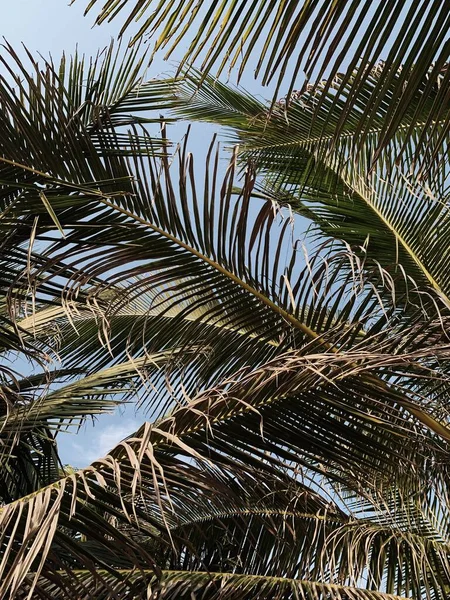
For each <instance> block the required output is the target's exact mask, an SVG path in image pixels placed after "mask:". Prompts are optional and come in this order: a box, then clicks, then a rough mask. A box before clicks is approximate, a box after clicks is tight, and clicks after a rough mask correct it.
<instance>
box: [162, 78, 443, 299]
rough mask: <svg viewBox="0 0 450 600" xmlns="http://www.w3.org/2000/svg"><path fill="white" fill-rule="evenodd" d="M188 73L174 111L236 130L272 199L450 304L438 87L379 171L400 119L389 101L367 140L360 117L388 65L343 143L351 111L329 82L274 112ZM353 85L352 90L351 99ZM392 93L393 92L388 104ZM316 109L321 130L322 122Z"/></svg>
mask: <svg viewBox="0 0 450 600" xmlns="http://www.w3.org/2000/svg"><path fill="white" fill-rule="evenodd" d="M187 77H188V78H187V79H186V80H185V81H184V82H181V83H180V84H179V87H178V90H176V87H175V88H174V87H173V84H171V83H169V84H168V85H169V87H170V86H172V91H174V89H175V90H176V91H175V94H177V95H178V98H179V105H178V107H177V108H176V109H175V110H176V111H177V113H178V114H180V115H182V116H184V117H187V118H190V119H199V120H205V121H209V122H215V123H218V124H221V125H224V126H226V127H229V128H231V129H232V130H234V131H235V132H236V133H235V134H234V137H235V138H237V140H239V143H240V144H241V152H242V156H243V157H244V158H247V159H248V160H250V161H251V162H252V163H254V164H255V165H256V166H257V167H258V168H259V169H261V170H262V171H263V172H264V173H265V174H266V180H265V182H264V183H263V186H262V187H263V193H265V194H266V197H271V198H273V199H275V200H277V201H279V202H281V203H287V204H290V205H291V206H292V207H293V208H294V210H296V211H298V212H299V213H300V214H303V215H304V216H305V217H307V218H308V219H311V220H312V221H314V222H315V223H316V224H317V225H318V227H319V228H320V229H321V231H322V232H324V233H325V234H326V235H327V236H333V237H335V238H337V239H344V240H346V241H347V243H349V244H351V245H352V246H365V247H367V251H368V252H369V255H371V256H373V257H374V258H375V257H376V259H377V260H378V261H379V262H380V263H381V264H382V265H383V267H385V268H386V269H392V268H394V269H395V270H397V271H399V270H401V271H402V272H404V274H405V275H406V277H407V278H409V279H410V280H411V282H410V284H409V285H410V286H411V285H413V286H414V285H419V286H422V287H424V288H426V287H429V286H430V285H431V286H432V287H434V288H435V289H436V290H437V291H438V293H439V294H440V296H441V297H442V298H444V299H445V302H446V304H447V305H448V303H449V300H448V297H449V295H450V288H449V280H448V270H447V268H446V261H447V254H446V248H447V246H448V243H449V228H448V197H449V188H448V168H449V162H448V155H447V152H448V141H449V138H448V131H447V130H446V125H445V122H446V119H447V118H448V115H449V114H450V107H449V106H448V105H444V106H442V110H443V117H442V120H441V121H438V122H435V123H434V124H433V126H432V127H430V125H429V123H428V114H429V110H431V107H432V106H433V105H434V103H436V102H437V101H439V95H440V92H441V89H440V85H439V81H435V82H434V84H433V86H434V87H433V86H431V90H430V92H429V96H427V97H426V98H425V99H424V98H423V93H424V89H426V85H425V83H424V86H423V88H422V89H421V90H419V93H418V95H417V96H415V97H412V98H411V99H410V103H409V105H408V107H407V109H405V111H406V112H405V115H406V116H405V123H404V127H402V128H399V129H398V130H397V131H396V132H395V134H393V138H392V140H391V141H390V142H389V143H387V144H385V145H384V147H383V150H382V151H381V153H380V154H379V158H380V160H379V161H378V162H377V163H376V164H375V165H373V159H374V156H375V155H376V153H377V147H378V145H379V141H380V139H381V137H382V136H383V128H384V127H385V126H386V125H387V123H389V122H390V119H391V115H390V114H389V110H388V104H387V101H384V102H380V105H379V107H378V112H377V119H376V121H374V122H373V123H372V127H371V130H370V133H368V134H367V136H365V137H361V130H360V127H359V124H358V115H359V114H360V113H361V111H363V110H364V106H365V104H366V102H367V98H368V96H369V95H370V92H371V89H372V88H373V87H374V86H376V85H377V84H378V82H379V81H380V78H381V79H382V77H383V73H382V70H380V69H375V70H374V71H372V72H371V73H370V74H369V75H368V77H367V81H366V82H365V87H364V88H362V90H361V94H360V95H359V96H358V99H357V100H355V107H354V109H353V112H351V113H349V114H348V116H347V119H346V121H345V126H344V127H343V130H342V132H341V133H340V135H339V137H338V138H337V140H334V139H333V136H334V133H335V132H336V130H337V127H338V124H339V121H340V119H341V115H342V105H341V104H339V105H338V106H336V105H335V92H334V90H333V89H330V88H329V87H328V84H324V85H323V86H322V87H321V88H319V89H312V90H309V91H305V92H304V93H302V94H299V95H298V97H297V98H296V99H295V100H294V101H293V102H292V103H291V104H290V105H289V107H288V108H287V109H285V108H284V106H282V107H281V108H275V109H274V110H272V112H271V114H270V116H268V112H267V108H266V107H265V106H264V104H262V103H260V102H257V101H256V100H255V99H253V98H251V97H250V96H249V95H248V94H245V93H243V92H240V91H239V90H237V89H233V88H230V87H229V86H226V85H224V84H222V83H220V82H218V81H214V80H212V79H205V80H203V82H202V87H201V89H197V85H198V84H199V82H200V80H201V79H202V78H203V75H201V74H197V75H196V74H194V73H193V72H190V73H189V74H188V76H187ZM358 77H359V71H356V72H355V73H353V75H352V78H353V79H357V78H358ZM430 77H431V74H429V76H428V77H427V80H426V81H428V84H429V83H430ZM351 81H352V79H350V81H349V82H348V83H347V84H346V87H345V92H346V93H347V94H349V95H351V94H352V88H351ZM333 85H338V84H333ZM391 93H392V89H391V88H387V89H386V91H385V98H386V99H387V98H389V96H390V95H391ZM317 110H318V111H319V114H320V125H317V124H316V123H315V121H314V118H315V117H314V115H315V113H316V111H317ZM414 119H416V122H414ZM319 128H323V129H324V132H325V133H326V135H324V134H323V133H322V134H321V133H320V131H319ZM409 128H412V129H411V131H410V130H409ZM232 135H233V134H232ZM432 139H434V140H437V139H439V140H440V141H439V143H440V148H439V151H437V149H436V147H435V149H434V153H433V151H431V150H430V154H428V152H424V153H423V155H422V158H423V160H422V163H415V162H414V153H415V150H416V148H417V145H418V143H419V142H420V140H422V141H424V140H428V141H430V148H431V146H433V143H434V142H431V140H432ZM237 140H236V141H237ZM399 157H400V158H399ZM424 161H425V162H427V163H428V166H426V165H424ZM424 168H426V169H427V170H428V172H429V177H428V178H427V180H426V181H424V180H423V179H422V178H421V173H422V172H423V169H424ZM394 272H395V271H394Z"/></svg>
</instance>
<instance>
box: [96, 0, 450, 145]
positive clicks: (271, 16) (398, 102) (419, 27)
mask: <svg viewBox="0 0 450 600" xmlns="http://www.w3.org/2000/svg"><path fill="white" fill-rule="evenodd" d="M96 4H97V0H93V1H91V2H89V3H88V6H87V9H86V10H87V11H89V10H91V9H92V8H93V7H94V5H96ZM119 13H120V14H124V13H126V14H127V16H126V17H125V20H124V26H123V28H122V33H123V32H124V31H125V29H127V27H128V26H129V25H130V24H131V23H132V22H133V21H134V20H142V23H143V24H142V26H141V28H140V29H139V30H138V33H137V34H136V36H135V38H134V40H136V39H138V38H140V37H141V36H142V35H143V34H144V33H148V34H149V35H150V36H156V41H155V51H157V50H159V49H160V48H164V47H165V48H168V51H167V53H166V57H167V56H170V55H171V53H172V52H173V51H174V49H175V48H176V47H177V46H179V45H180V44H181V43H186V40H188V42H189V45H188V48H187V51H186V52H185V54H184V56H183V59H182V65H183V64H185V63H195V62H197V63H200V64H199V66H200V70H201V72H202V73H203V74H204V75H207V74H208V73H209V72H210V71H211V72H212V71H214V72H215V73H216V74H217V75H220V73H221V72H223V70H224V69H225V67H226V66H229V68H230V69H232V68H233V67H234V66H236V65H237V64H239V65H240V66H239V71H238V73H239V74H238V78H240V76H241V75H242V73H243V72H244V70H245V69H246V68H252V69H254V70H255V76H256V77H257V78H258V77H260V78H261V81H262V83H263V84H265V85H268V84H269V83H271V82H272V81H274V82H275V94H274V100H276V98H277V96H279V95H280V89H281V85H282V83H283V82H286V83H287V86H288V95H289V96H290V95H291V93H292V90H293V89H294V88H295V87H297V88H298V87H300V86H301V85H302V84H303V85H304V86H306V84H307V83H308V82H309V81H311V82H313V83H315V82H317V81H320V79H321V78H322V77H324V76H325V77H326V78H327V79H328V81H329V82H331V81H332V80H333V79H334V77H335V76H336V75H338V73H339V72H341V71H344V72H345V73H346V74H345V75H344V76H343V78H342V82H341V83H340V84H339V86H337V88H338V89H337V92H336V96H335V99H334V101H333V106H334V108H337V107H339V108H340V113H341V115H340V119H339V121H338V123H337V126H336V129H335V132H334V133H333V139H334V140H337V139H338V137H339V135H340V134H341V133H342V131H344V130H345V124H346V122H347V121H348V119H349V118H351V114H352V111H353V114H355V112H354V108H355V106H358V102H359V101H360V99H361V98H362V97H364V96H365V94H366V92H367V86H366V83H367V80H368V79H370V73H371V68H372V67H373V66H374V65H375V64H376V63H377V62H379V61H380V60H382V59H384V61H385V62H383V64H382V65H381V67H380V70H381V77H380V78H379V79H378V80H377V82H376V85H375V86H373V88H372V89H371V90H370V93H369V95H368V96H366V102H365V106H364V108H363V110H362V111H361V112H359V113H358V114H357V127H358V130H359V131H360V133H361V135H362V137H363V138H364V137H365V136H366V135H369V133H370V130H371V129H372V127H373V125H374V123H376V120H377V111H378V108H379V105H380V103H381V102H382V101H384V102H387V111H388V113H389V115H390V120H389V123H386V124H385V126H384V127H383V130H382V135H381V136H380V138H379V139H378V144H377V147H376V149H377V151H380V150H381V148H383V147H384V146H385V144H386V143H387V142H388V141H389V140H390V139H391V138H392V136H393V135H394V134H395V132H396V130H397V128H398V126H399V125H401V124H402V122H403V120H404V118H405V116H406V115H407V113H408V111H409V106H410V100H411V98H412V97H414V95H415V94H416V93H417V91H418V90H419V89H420V88H421V87H422V86H423V81H424V78H426V77H427V75H428V73H429V71H430V70H431V76H432V78H436V77H437V75H438V74H439V73H440V72H441V70H442V69H443V68H444V71H443V87H442V90H441V92H440V98H441V100H440V101H439V102H437V103H435V104H434V105H433V107H432V110H431V112H430V114H429V123H430V125H431V124H432V123H433V122H436V121H439V120H440V119H441V118H444V120H445V128H446V130H447V131H448V125H449V117H448V114H447V115H446V112H448V111H447V108H445V104H446V103H447V104H448V97H447V96H446V92H445V90H446V88H447V87H448V84H449V81H450V71H449V70H448V69H447V68H446V64H447V62H448V56H449V39H448V30H449V25H450V21H449V16H448V7H447V6H446V5H445V3H444V4H443V3H442V2H440V1H439V0H421V1H420V2H411V3H406V4H405V2H403V1H401V0H389V1H388V2H383V3H381V4H380V3H379V2H375V1H371V0H358V1H357V2H350V0H345V1H344V2H339V3H336V2H332V1H331V0H314V1H311V0H303V1H301V0H292V1H289V2H282V3H281V4H280V3H278V4H274V3H273V2H271V1H268V0H259V1H257V2H250V0H241V1H239V2H234V1H233V2H232V1H230V2H221V3H219V4H218V5H217V6H215V5H214V6H210V5H209V3H206V2H203V1H200V2H195V3H194V2H191V1H189V2H175V1H173V0H172V1H170V2H164V3H161V2H160V3H156V2H152V1H151V0H146V1H145V2H142V1H141V0H128V1H125V2H121V3H118V2H116V1H115V0H106V2H105V3H104V5H103V7H102V9H101V11H100V14H99V16H98V18H97V22H98V23H101V22H103V21H106V20H110V19H113V18H115V17H117V15H119ZM262 40H263V42H262ZM255 65H256V68H255ZM358 66H361V67H362V68H361V69H360V71H359V75H358V77H357V78H355V79H353V81H352V80H351V79H352V78H351V73H352V72H353V70H354V69H355V68H356V67H358ZM399 69H401V71H399ZM304 76H306V82H305V81H304ZM299 80H300V81H299ZM350 81H351V84H350ZM349 85H350V87H351V93H350V94H348V92H347V89H346V88H347V87H348V86H349ZM329 86H330V83H328V84H326V88H328V87H329ZM389 87H390V88H391V90H392V93H391V94H390V95H389V97H388V98H387V99H386V95H385V91H386V89H388V88H389ZM429 91H430V89H429V87H426V89H425V93H424V96H425V98H427V97H428V93H429ZM443 104H444V106H443ZM419 119H420V117H419V116H418V115H417V116H414V117H413V119H412V122H410V124H409V127H410V128H412V127H413V126H414V125H415V124H416V123H417V121H418V120H419ZM314 122H315V124H316V126H317V127H318V128H319V129H320V127H321V126H322V125H323V121H322V119H321V116H320V111H316V112H315V113H314ZM429 144H430V140H427V141H424V140H420V143H419V144H418V148H417V154H416V156H419V155H420V152H421V151H422V150H424V149H425V148H426V147H427V146H429ZM431 151H432V150H431Z"/></svg>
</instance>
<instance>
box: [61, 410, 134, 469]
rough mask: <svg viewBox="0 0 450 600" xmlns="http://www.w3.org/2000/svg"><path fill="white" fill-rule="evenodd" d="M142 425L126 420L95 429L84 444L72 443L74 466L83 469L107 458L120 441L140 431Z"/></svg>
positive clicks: (132, 420) (87, 436)
mask: <svg viewBox="0 0 450 600" xmlns="http://www.w3.org/2000/svg"><path fill="white" fill-rule="evenodd" d="M141 424H142V423H141V422H140V421H138V420H135V419H126V420H123V421H122V422H121V423H114V424H111V425H106V426H104V427H102V428H100V426H99V425H97V426H96V427H93V428H92V429H91V431H90V432H89V435H86V438H87V439H84V440H83V443H82V444H80V443H79V442H78V441H73V442H72V448H73V450H74V454H75V456H74V459H73V461H71V462H72V464H74V465H76V466H77V467H81V466H83V465H87V464H89V463H91V462H92V461H94V460H96V459H97V458H101V457H103V456H105V454H108V452H109V451H110V450H112V449H113V448H114V446H116V445H117V444H118V443H119V442H120V441H122V440H123V439H124V438H126V437H127V436H129V435H130V434H132V433H133V432H134V431H136V430H137V429H139V427H140V425H141Z"/></svg>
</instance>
